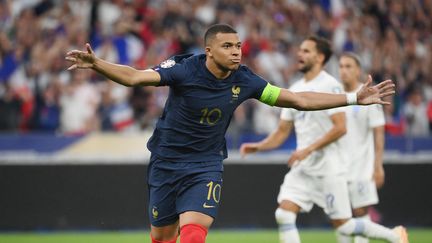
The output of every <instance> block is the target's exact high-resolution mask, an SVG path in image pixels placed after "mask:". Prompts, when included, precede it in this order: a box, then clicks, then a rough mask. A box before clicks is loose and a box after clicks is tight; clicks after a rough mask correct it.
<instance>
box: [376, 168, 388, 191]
mask: <svg viewBox="0 0 432 243" xmlns="http://www.w3.org/2000/svg"><path fill="white" fill-rule="evenodd" d="M373 179H374V181H375V185H376V187H377V188H378V189H379V188H381V187H383V185H384V180H385V172H384V168H383V167H382V166H377V167H376V168H375V170H374V173H373Z"/></svg>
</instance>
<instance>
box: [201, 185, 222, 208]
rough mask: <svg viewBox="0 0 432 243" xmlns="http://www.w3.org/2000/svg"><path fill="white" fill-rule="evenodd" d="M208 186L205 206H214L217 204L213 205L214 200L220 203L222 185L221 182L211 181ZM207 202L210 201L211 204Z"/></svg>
mask: <svg viewBox="0 0 432 243" xmlns="http://www.w3.org/2000/svg"><path fill="white" fill-rule="evenodd" d="M206 187H207V188H208V193H207V198H206V199H207V201H206V202H205V203H204V204H203V207H204V208H214V207H215V206H216V205H212V204H210V202H211V201H214V202H215V203H219V201H220V195H221V188H222V187H221V185H220V184H219V183H214V182H213V181H210V182H209V183H208V184H207V185H206ZM207 202H209V204H207Z"/></svg>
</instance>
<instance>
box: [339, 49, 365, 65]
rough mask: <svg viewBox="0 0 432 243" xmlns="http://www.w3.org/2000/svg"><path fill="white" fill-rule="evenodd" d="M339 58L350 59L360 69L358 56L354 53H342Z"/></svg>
mask: <svg viewBox="0 0 432 243" xmlns="http://www.w3.org/2000/svg"><path fill="white" fill-rule="evenodd" d="M340 57H348V58H351V59H353V60H354V62H355V63H356V64H357V66H358V67H359V68H361V67H362V65H361V61H360V57H359V55H357V54H355V53H354V52H351V51H347V52H344V53H342V55H341V56H340Z"/></svg>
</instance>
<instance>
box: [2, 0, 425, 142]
mask: <svg viewBox="0 0 432 243" xmlns="http://www.w3.org/2000/svg"><path fill="white" fill-rule="evenodd" d="M217 22H220V23H228V24H230V25H232V26H233V27H234V28H235V29H236V30H237V31H238V33H239V36H240V38H241V39H242V42H243V46H242V51H243V61H242V62H243V63H244V64H247V65H249V66H250V67H251V68H252V69H253V70H254V71H256V72H257V73H258V74H260V75H261V76H263V77H264V78H265V79H267V80H269V81H270V82H272V83H274V84H276V85H278V86H281V87H288V86H289V85H290V84H292V82H293V81H295V80H296V79H298V78H299V76H298V75H299V74H298V73H296V52H297V48H298V44H299V43H300V42H301V41H302V40H303V39H304V38H305V37H307V36H308V35H310V34H317V35H320V36H323V37H326V38H329V39H330V40H331V41H332V43H333V49H334V52H335V56H334V57H333V58H332V60H331V61H330V63H329V64H328V65H327V70H328V71H329V72H330V73H332V74H334V76H335V77H338V63H337V56H338V55H339V54H341V53H342V52H344V51H353V52H355V53H357V54H358V55H359V56H360V57H361V59H362V64H363V68H364V71H365V73H371V74H372V75H373V77H374V79H375V80H384V79H387V78H391V79H393V80H394V81H395V83H396V85H397V94H396V95H395V96H394V98H393V103H392V105H391V106H386V107H385V113H386V122H387V125H386V131H387V133H389V134H393V135H404V134H405V135H410V136H428V135H429V134H432V68H431V67H432V0H392V1H389V0H364V1H363V0H345V1H342V0H315V1H313V0H306V1H302V0H271V1H270V0H238V1H230V0H99V1H90V0H76V1H61V0H0V30H1V31H0V130H1V131H8V132H29V131H47V132H56V133H61V134H83V133H88V132H92V131H101V130H102V131H139V130H144V129H152V128H153V126H154V124H155V122H156V119H157V118H158V116H159V114H160V113H161V109H162V107H163V105H164V102H165V98H166V97H167V92H168V90H167V89H166V88H155V87H140V88H127V87H123V86H120V85H117V84H114V83H113V82H106V80H103V78H102V77H101V76H98V75H95V74H94V73H93V72H90V71H83V70H77V71H73V72H69V71H66V69H67V67H68V63H67V62H66V61H65V60H64V56H65V52H66V51H67V50H71V49H83V48H84V44H85V43H86V42H89V43H91V45H92V47H93V49H94V50H95V52H96V55H97V56H98V57H101V58H103V59H106V60H108V61H111V62H115V63H121V64H127V65H131V66H134V67H136V68H138V69H146V68H149V67H152V66H154V65H157V64H159V63H160V62H162V61H163V60H165V59H167V58H169V57H170V56H172V55H175V54H180V53H203V48H202V42H203V41H202V40H201V38H202V36H203V32H204V31H205V29H206V28H207V27H208V26H209V25H211V24H213V23H217ZM278 119H279V110H278V109H276V108H271V107H268V106H266V105H261V104H259V103H258V102H254V101H248V102H246V103H245V104H244V105H242V106H241V108H240V109H238V110H237V111H236V114H235V117H234V121H233V123H232V128H234V129H230V131H231V132H255V133H268V132H270V131H272V130H274V128H275V126H276V125H277V122H278Z"/></svg>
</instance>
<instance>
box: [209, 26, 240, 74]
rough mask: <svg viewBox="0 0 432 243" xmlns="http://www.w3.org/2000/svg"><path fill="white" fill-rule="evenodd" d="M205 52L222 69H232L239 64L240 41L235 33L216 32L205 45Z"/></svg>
mask: <svg viewBox="0 0 432 243" xmlns="http://www.w3.org/2000/svg"><path fill="white" fill-rule="evenodd" d="M206 52H207V56H208V58H210V59H211V60H212V61H213V62H214V63H215V64H216V66H217V67H218V68H219V69H220V70H222V71H233V70H236V69H237V68H238V67H239V66H240V61H241V54H242V52H241V42H240V39H239V37H238V35H237V34H235V33H217V34H216V36H215V37H214V38H213V40H211V41H210V43H209V45H208V46H207V47H206Z"/></svg>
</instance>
